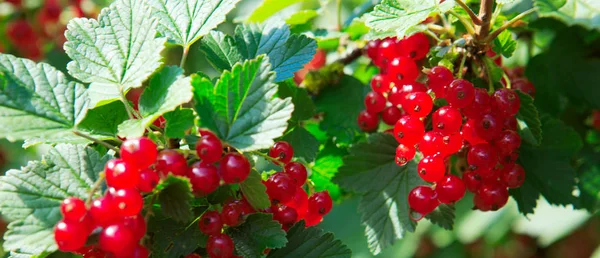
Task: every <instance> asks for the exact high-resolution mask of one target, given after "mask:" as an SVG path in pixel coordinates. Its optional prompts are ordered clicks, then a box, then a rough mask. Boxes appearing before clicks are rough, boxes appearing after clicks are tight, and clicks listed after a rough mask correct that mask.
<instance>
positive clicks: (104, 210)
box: [89, 196, 120, 227]
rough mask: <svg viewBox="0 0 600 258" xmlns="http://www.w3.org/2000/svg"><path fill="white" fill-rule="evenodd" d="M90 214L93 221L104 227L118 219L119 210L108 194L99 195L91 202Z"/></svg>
mask: <svg viewBox="0 0 600 258" xmlns="http://www.w3.org/2000/svg"><path fill="white" fill-rule="evenodd" d="M89 212H90V215H91V217H92V219H93V221H94V223H95V224H96V225H98V226H101V227H104V226H107V225H109V224H112V223H114V222H116V221H118V220H119V218H120V216H119V210H118V209H117V206H116V205H115V202H113V200H112V198H111V197H110V196H104V197H100V198H98V199H96V200H94V201H93V202H92V206H91V207H90V211H89Z"/></svg>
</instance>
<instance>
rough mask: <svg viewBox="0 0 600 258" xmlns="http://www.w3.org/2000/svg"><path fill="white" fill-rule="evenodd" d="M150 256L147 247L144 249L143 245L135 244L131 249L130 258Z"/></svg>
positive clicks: (146, 257)
mask: <svg viewBox="0 0 600 258" xmlns="http://www.w3.org/2000/svg"><path fill="white" fill-rule="evenodd" d="M149 256H150V252H149V251H148V249H146V247H143V246H141V245H139V244H138V245H137V246H136V247H135V249H133V253H132V255H131V256H129V257H131V258H148V257H149Z"/></svg>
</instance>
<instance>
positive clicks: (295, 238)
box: [267, 221, 352, 258]
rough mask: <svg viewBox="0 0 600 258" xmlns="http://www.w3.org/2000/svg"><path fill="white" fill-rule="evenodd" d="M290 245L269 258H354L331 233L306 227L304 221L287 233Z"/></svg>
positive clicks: (346, 247) (272, 253)
mask: <svg viewBox="0 0 600 258" xmlns="http://www.w3.org/2000/svg"><path fill="white" fill-rule="evenodd" d="M287 239H288V243H287V245H285V247H283V248H281V249H276V250H271V252H270V253H269V255H268V256H267V257H268V258H278V257H285V258H296V257H297V258H301V257H332V258H342V257H352V250H350V248H348V246H346V245H344V244H343V243H342V241H340V240H337V239H335V238H334V235H333V234H332V233H330V232H327V233H325V232H323V230H322V229H320V228H317V227H308V228H307V227H306V226H305V223H304V221H300V222H298V223H296V225H294V226H293V227H292V228H290V230H289V231H288V233H287Z"/></svg>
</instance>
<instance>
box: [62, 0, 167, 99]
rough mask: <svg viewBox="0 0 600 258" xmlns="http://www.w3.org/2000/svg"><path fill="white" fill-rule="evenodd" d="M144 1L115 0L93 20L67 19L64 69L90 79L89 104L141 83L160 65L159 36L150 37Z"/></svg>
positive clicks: (153, 27)
mask: <svg viewBox="0 0 600 258" xmlns="http://www.w3.org/2000/svg"><path fill="white" fill-rule="evenodd" d="M150 17H151V14H150V9H149V8H147V6H146V5H145V3H144V1H139V0H117V1H115V2H113V3H112V4H111V5H110V6H109V7H107V8H104V9H102V11H101V12H100V14H99V15H98V19H97V20H94V19H88V18H75V19H72V20H71V21H69V23H68V24H67V31H66V32H65V36H66V38H67V42H66V43H65V45H64V48H65V52H66V53H67V55H69V57H71V59H72V60H73V61H71V62H70V63H69V64H68V65H67V69H68V70H69V73H70V74H71V75H72V76H73V77H75V78H77V79H79V80H80V81H82V82H86V83H90V87H89V94H90V98H91V101H92V105H91V106H92V107H94V106H96V105H98V104H106V102H107V101H112V100H115V99H117V98H119V96H120V95H121V93H123V92H126V91H127V90H128V89H130V88H137V87H140V86H141V85H142V82H144V81H145V80H146V79H147V78H148V76H150V75H151V74H152V73H153V72H154V71H155V70H156V69H157V68H158V67H159V66H160V65H161V59H162V57H161V55H160V53H161V51H162V49H163V48H164V43H165V38H155V35H156V22H155V20H154V19H152V18H150Z"/></svg>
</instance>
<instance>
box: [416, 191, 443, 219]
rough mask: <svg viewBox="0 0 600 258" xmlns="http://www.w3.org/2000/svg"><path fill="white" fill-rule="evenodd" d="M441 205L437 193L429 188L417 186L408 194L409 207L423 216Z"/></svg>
mask: <svg viewBox="0 0 600 258" xmlns="http://www.w3.org/2000/svg"><path fill="white" fill-rule="evenodd" d="M439 204H440V202H439V201H438V195H437V193H436V192H435V191H434V190H433V189H431V187H429V186H424V185H421V186H417V187H415V188H413V189H412V190H411V191H410V193H408V205H409V206H410V208H411V209H412V210H413V211H416V212H418V213H420V214H422V215H426V214H429V213H430V212H432V211H433V210H435V208H437V206H438V205H439Z"/></svg>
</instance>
